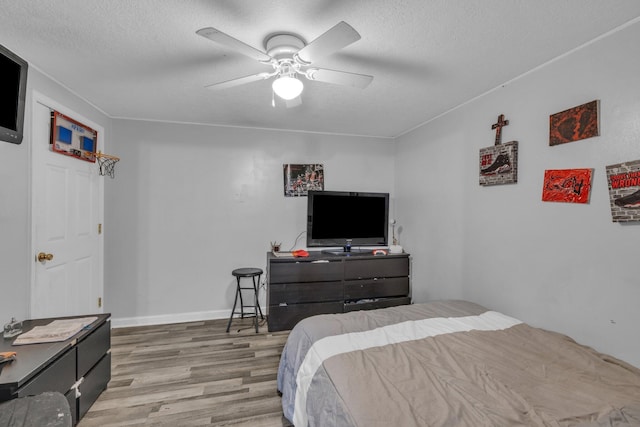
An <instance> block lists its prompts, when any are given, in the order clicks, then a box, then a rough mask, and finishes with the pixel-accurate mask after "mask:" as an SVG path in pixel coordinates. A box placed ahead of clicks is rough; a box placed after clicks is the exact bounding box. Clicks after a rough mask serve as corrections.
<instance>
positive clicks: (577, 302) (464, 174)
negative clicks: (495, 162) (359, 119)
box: [395, 24, 640, 366]
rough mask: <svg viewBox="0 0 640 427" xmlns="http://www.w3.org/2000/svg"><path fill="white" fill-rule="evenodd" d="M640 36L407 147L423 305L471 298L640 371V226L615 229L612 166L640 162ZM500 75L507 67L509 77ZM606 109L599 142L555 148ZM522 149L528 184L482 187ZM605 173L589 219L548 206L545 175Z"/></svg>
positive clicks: (403, 172) (431, 127) (487, 99)
mask: <svg viewBox="0 0 640 427" xmlns="http://www.w3.org/2000/svg"><path fill="white" fill-rule="evenodd" d="M638 40H640V24H635V25H633V26H631V27H628V28H626V29H624V30H622V31H620V32H617V33H615V34H613V35H610V36H608V37H606V38H603V39H601V40H599V41H597V42H595V43H593V44H591V45H589V46H585V47H584V48H582V49H580V50H578V51H575V52H573V53H572V54H570V55H567V56H565V57H563V58H560V59H558V60H557V61H554V62H552V63H550V64H547V65H546V66H544V67H541V68H539V69H538V70H535V71H532V72H530V73H529V74H527V75H525V76H522V77H521V78H519V79H517V80H515V81H513V82H511V83H509V84H507V85H505V86H504V87H502V88H499V89H497V90H495V91H493V92H491V93H488V94H486V95H485V96H482V97H479V98H478V99H476V100H474V101H473V102H470V103H468V104H467V105H464V106H462V107H460V108H458V109H456V110H454V111H451V112H449V113H448V114H445V115H444V116H442V117H440V118H438V119H436V120H433V121H431V122H430V123H427V124H425V125H424V126H423V127H421V128H419V129H417V130H415V131H413V132H411V133H409V134H406V135H404V136H403V137H401V138H399V140H398V147H397V150H398V151H397V156H396V170H397V175H396V192H395V194H396V198H397V201H396V208H397V211H398V215H397V216H398V220H399V224H401V225H402V227H403V234H402V237H401V244H403V245H404V246H405V249H406V250H408V251H410V252H411V253H412V254H413V258H414V270H413V273H414V274H413V290H414V291H413V295H414V298H415V299H416V300H417V301H425V300H427V299H440V298H465V299H470V300H473V301H476V302H478V303H481V304H484V305H486V306H488V307H491V308H494V309H497V310H500V311H503V312H505V313H508V314H510V315H514V316H516V317H518V318H520V319H522V320H525V321H527V322H529V323H531V324H534V325H536V326H541V327H544V328H547V329H552V330H555V331H559V332H562V333H567V334H569V335H571V336H572V337H573V338H575V339H576V340H578V341H579V342H581V343H584V344H586V345H589V346H592V347H595V348H596V349H598V350H601V351H604V352H606V353H609V354H613V355H614V356H617V357H619V358H622V359H624V360H626V361H628V362H631V363H633V364H635V365H636V366H640V339H638V338H639V335H638V329H637V328H638V325H640V310H638V301H640V279H639V277H638V272H637V271H638V270H637V257H636V255H637V252H636V247H637V243H638V241H639V240H640V223H634V224H625V225H623V224H618V223H613V222H612V221H611V214H610V208H609V195H608V188H607V179H606V174H605V166H606V165H610V164H615V163H619V162H624V161H630V160H638V159H640V84H639V80H638V76H640V56H638V55H636V54H633V53H632V52H635V51H636V50H637V42H638ZM498 65H499V64H498ZM594 99H599V100H600V106H601V109H600V117H601V120H600V128H601V133H600V135H601V136H599V137H595V138H591V139H587V140H582V141H577V142H572V143H568V144H564V145H561V146H554V147H550V146H549V145H548V140H549V115H550V114H553V113H556V112H559V111H562V110H565V109H567V108H571V107H574V106H577V105H580V104H582V103H585V102H589V101H592V100H594ZM499 114H505V115H506V118H507V119H509V121H510V124H509V126H507V127H505V128H504V129H503V142H507V141H511V140H517V141H519V153H518V156H519V162H518V167H519V173H518V183H517V184H511V185H501V186H493V187H480V185H479V184H478V169H479V167H478V156H479V154H478V151H479V149H480V148H482V147H487V146H491V145H493V142H494V136H495V133H494V131H492V130H491V125H492V124H493V123H495V122H496V120H497V117H498V115H499ZM566 168H593V169H594V174H593V185H592V194H591V201H590V203H589V204H587V205H578V204H567V203H549V202H542V201H541V195H542V179H543V175H544V171H545V169H566Z"/></svg>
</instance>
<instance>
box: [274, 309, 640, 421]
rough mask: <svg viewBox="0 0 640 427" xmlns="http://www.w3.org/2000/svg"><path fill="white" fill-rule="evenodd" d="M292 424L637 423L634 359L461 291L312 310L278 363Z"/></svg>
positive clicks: (639, 385) (639, 391)
mask: <svg viewBox="0 0 640 427" xmlns="http://www.w3.org/2000/svg"><path fill="white" fill-rule="evenodd" d="M278 390H280V391H281V392H282V406H283V410H284V415H285V416H286V417H287V418H288V419H289V420H290V421H292V422H293V423H294V424H295V425H296V426H297V427H301V426H307V425H309V426H322V427H331V426H336V427H348V426H393V425H395V426H402V427H405V426H406V427H409V426H473V427H478V426H492V427H493V426H584V427H586V426H594V427H595V426H603V427H604V426H640V370H639V369H637V368H635V367H633V366H630V365H628V364H625V363H624V362H621V361H619V360H616V359H614V358H612V357H610V356H606V355H604V354H601V353H598V352H596V351H594V350H592V349H590V348H587V347H584V346H581V345H578V344H577V343H575V342H574V341H573V340H571V339H570V338H568V337H566V336H564V335H561V334H557V333H553V332H549V331H544V330H541V329H538V328H533V327H530V326H528V325H526V324H524V323H522V322H520V321H518V320H517V319H513V318H510V317H508V316H504V315H502V314H500V313H496V312H493V311H488V310H487V309H486V308H484V307H481V306H479V305H476V304H473V303H469V302H465V301H439V302H432V303H428V304H415V305H411V306H402V307H394V308H387V309H382V310H373V311H358V312H352V313H345V314H335V315H321V316H314V317H312V318H308V319H305V320H303V321H301V322H300V323H299V324H298V325H296V327H295V328H294V329H293V330H292V331H291V334H290V335H289V339H288V341H287V344H286V346H285V348H284V350H283V354H282V358H281V360H280V367H279V370H278Z"/></svg>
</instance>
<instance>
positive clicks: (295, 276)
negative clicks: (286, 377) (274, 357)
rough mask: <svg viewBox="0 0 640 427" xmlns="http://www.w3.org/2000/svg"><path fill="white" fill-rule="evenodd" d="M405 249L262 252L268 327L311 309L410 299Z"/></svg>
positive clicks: (283, 326)
mask: <svg viewBox="0 0 640 427" xmlns="http://www.w3.org/2000/svg"><path fill="white" fill-rule="evenodd" d="M409 266H410V264H409V254H397V255H386V256H381V255H376V256H374V255H362V254H358V255H352V256H341V255H340V256H339V255H331V254H323V253H321V252H310V253H309V257H304V258H281V257H276V256H274V255H273V254H272V253H268V254H267V282H268V289H267V305H268V308H269V310H268V315H267V322H268V325H269V331H281V330H287V329H291V328H293V326H295V324H296V323H298V322H299V321H300V320H302V319H304V318H306V317H309V316H313V315H316V314H328V313H342V312H347V311H355V310H370V309H374V308H384V307H392V306H396V305H403V304H410V303H411V297H410V283H409V277H410V273H409V271H410V268H409Z"/></svg>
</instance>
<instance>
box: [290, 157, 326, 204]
mask: <svg viewBox="0 0 640 427" xmlns="http://www.w3.org/2000/svg"><path fill="white" fill-rule="evenodd" d="M282 170H283V175H284V196H285V197H304V196H306V195H307V192H308V191H309V190H316V191H323V190H324V167H323V166H322V165H321V164H285V165H282Z"/></svg>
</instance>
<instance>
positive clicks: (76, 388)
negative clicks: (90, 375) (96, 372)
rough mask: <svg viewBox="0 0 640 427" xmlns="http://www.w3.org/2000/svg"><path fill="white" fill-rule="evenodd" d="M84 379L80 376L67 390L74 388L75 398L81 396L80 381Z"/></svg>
mask: <svg viewBox="0 0 640 427" xmlns="http://www.w3.org/2000/svg"><path fill="white" fill-rule="evenodd" d="M83 381H84V377H81V378H80V379H79V380H78V381H76V382H75V384H73V385H72V386H71V388H70V389H69V390H74V391H75V393H76V399H77V398H79V397H80V396H82V393H80V384H82V382H83Z"/></svg>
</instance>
